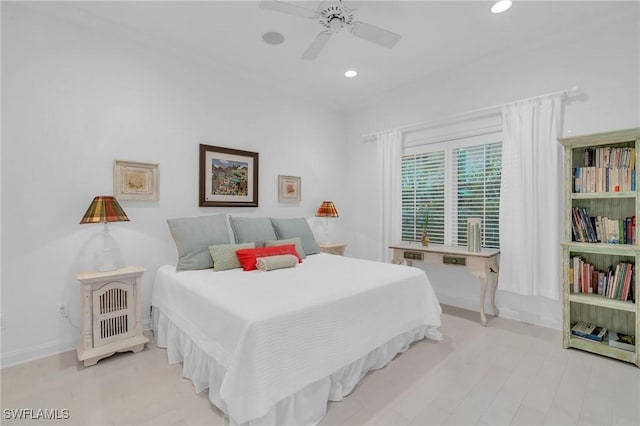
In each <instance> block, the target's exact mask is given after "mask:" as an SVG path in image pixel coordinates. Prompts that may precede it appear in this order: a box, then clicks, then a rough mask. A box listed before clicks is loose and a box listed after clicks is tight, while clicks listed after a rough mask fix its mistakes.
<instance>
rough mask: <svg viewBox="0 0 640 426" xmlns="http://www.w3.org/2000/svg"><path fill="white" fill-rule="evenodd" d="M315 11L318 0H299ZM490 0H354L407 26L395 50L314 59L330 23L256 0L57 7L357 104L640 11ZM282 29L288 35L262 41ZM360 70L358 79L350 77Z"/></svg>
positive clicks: (617, 5)
mask: <svg viewBox="0 0 640 426" xmlns="http://www.w3.org/2000/svg"><path fill="white" fill-rule="evenodd" d="M291 3H295V4H297V5H299V6H302V7H306V8H308V9H312V10H315V9H316V8H317V7H318V5H319V4H321V3H322V2H319V1H293V2H291ZM492 3H493V2H491V1H451V0H450V1H355V0H345V4H346V5H347V6H349V7H351V8H356V9H357V10H356V12H355V20H357V21H363V22H367V23H370V24H373V25H376V26H380V27H383V28H385V29H388V30H391V31H394V32H397V33H399V34H401V35H402V39H401V40H400V42H399V43H398V44H397V45H396V46H395V47H394V48H393V49H391V50H389V49H385V48H383V47H379V46H377V45H375V44H372V43H370V42H367V41H365V40H362V39H359V38H356V37H355V36H353V35H351V34H350V33H348V32H347V31H343V32H341V33H340V34H337V35H335V36H334V37H333V38H332V39H331V40H329V43H328V44H327V46H326V47H325V49H324V50H323V51H322V52H321V53H320V55H319V57H318V58H317V59H316V60H314V61H304V60H301V59H300V55H302V53H303V52H304V50H305V49H306V48H307V46H308V45H309V43H311V41H312V40H313V39H314V37H315V36H316V35H317V34H318V33H319V32H320V31H321V30H322V29H323V28H322V27H320V25H319V24H318V23H317V22H316V21H314V20H310V19H305V18H301V17H297V16H292V15H286V14H282V13H277V12H273V11H271V10H266V9H263V8H260V7H259V2H257V1H194V2H190V1H151V2H149V1H144V2H130V1H111V2H74V3H67V4H65V5H64V6H60V8H59V9H58V10H57V11H56V13H58V14H60V13H64V14H66V15H68V16H69V17H71V18H72V19H79V20H82V21H83V23H84V24H85V25H86V24H87V23H90V24H96V25H97V24H100V25H103V26H104V25H107V26H108V27H109V28H111V29H113V30H115V31H120V32H124V33H125V34H127V35H128V36H135V37H138V38H144V39H146V40H147V41H149V40H152V41H153V42H154V43H156V44H161V45H166V46H167V47H169V48H172V49H178V50H179V51H181V52H182V53H183V54H189V55H192V56H197V57H198V58H200V59H201V60H205V61H207V62H208V63H209V64H211V65H212V66H214V67H218V68H221V69H224V70H227V71H230V72H233V73H235V74H238V75H241V76H245V77H247V78H249V79H251V81H253V82H257V83H258V84H266V85H269V86H272V87H274V88H276V89H279V90H287V91H289V92H291V93H295V94H297V95H298V96H302V97H304V98H309V99H313V100H315V101H317V102H321V103H324V104H328V105H332V106H334V107H337V108H341V109H351V108H354V107H356V106H358V105H361V104H362V103H363V102H366V100H367V99H368V98H370V96H372V94H379V93H383V92H385V91H389V90H393V89H395V88H398V87H400V86H402V85H405V84H407V83H410V82H411V81H414V80H416V79H418V78H420V77H423V76H425V75H428V74H429V73H433V72H435V71H438V70H442V69H447V68H449V67H453V66H456V65H460V64H463V63H465V62H468V61H472V60H474V59H475V58H478V57H481V56H486V55H490V54H493V53H497V52H499V51H503V50H508V49H513V48H516V47H517V46H521V45H522V44H524V43H529V42H533V41H535V40H537V39H539V38H541V37H542V38H544V37H552V36H553V35H554V34H557V33H559V32H562V31H567V30H572V29H575V28H577V27H582V26H585V25H597V24H598V23H599V22H601V21H608V20H611V19H616V18H618V17H621V16H625V15H627V16H628V15H629V14H635V16H638V10H639V8H638V5H639V2H638V1H637V0H636V1H628V2H613V1H546V2H542V1H517V0H516V1H514V5H513V7H512V8H511V9H510V10H509V11H507V12H505V13H503V14H500V15H494V14H492V13H490V11H489V9H490V7H491V5H492ZM266 31H278V32H280V33H282V34H283V35H284V36H285V42H284V43H283V44H281V45H279V46H272V45H268V44H266V43H264V42H263V41H262V34H263V33H264V32H266ZM350 68H353V69H356V70H357V71H358V73H359V74H358V76H357V77H356V78H355V79H347V78H345V77H344V71H345V70H347V69H350Z"/></svg>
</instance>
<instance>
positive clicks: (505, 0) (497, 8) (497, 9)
mask: <svg viewBox="0 0 640 426" xmlns="http://www.w3.org/2000/svg"><path fill="white" fill-rule="evenodd" d="M510 7H511V1H510V0H500V1H497V2H495V4H494V5H493V6H491V12H492V13H502V12H504V11H506V10H508V9H509V8H510Z"/></svg>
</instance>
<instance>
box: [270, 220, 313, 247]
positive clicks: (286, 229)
mask: <svg viewBox="0 0 640 426" xmlns="http://www.w3.org/2000/svg"><path fill="white" fill-rule="evenodd" d="M271 224H272V225H273V228H274V229H275V230H276V234H277V235H278V239H279V240H284V239H286V238H295V237H299V238H300V240H301V241H302V249H303V250H304V252H305V254H316V253H320V246H319V245H318V243H317V242H316V239H315V238H314V237H313V231H311V228H310V227H309V223H308V222H307V219H305V218H303V217H300V218H294V219H276V218H273V217H272V218H271Z"/></svg>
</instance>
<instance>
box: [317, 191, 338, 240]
mask: <svg viewBox="0 0 640 426" xmlns="http://www.w3.org/2000/svg"><path fill="white" fill-rule="evenodd" d="M316 217H324V218H325V228H324V243H325V244H328V243H329V218H330V217H338V210H336V206H335V205H334V204H333V201H323V202H322V204H321V205H320V207H318V211H317V212H316Z"/></svg>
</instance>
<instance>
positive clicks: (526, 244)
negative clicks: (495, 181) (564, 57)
mask: <svg viewBox="0 0 640 426" xmlns="http://www.w3.org/2000/svg"><path fill="white" fill-rule="evenodd" d="M560 113H561V97H560V96H553V97H546V98H535V99H530V100H525V101H518V102H516V103H512V104H506V105H504V106H503V107H502V123H503V142H502V182H501V185H500V253H501V254H500V282H499V285H498V288H500V289H501V290H506V291H510V292H514V293H518V294H522V295H527V296H544V297H547V298H549V299H553V300H559V298H560V282H561V250H560V242H561V241H562V226H561V224H562V205H563V204H562V193H563V192H562V185H563V180H562V176H563V174H562V167H563V151H562V148H561V146H560V144H559V143H558V140H557V137H558V131H559V130H558V123H559V122H560V121H559V116H560Z"/></svg>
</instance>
